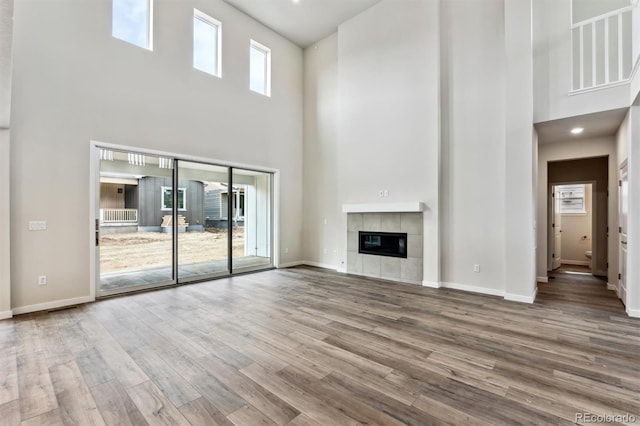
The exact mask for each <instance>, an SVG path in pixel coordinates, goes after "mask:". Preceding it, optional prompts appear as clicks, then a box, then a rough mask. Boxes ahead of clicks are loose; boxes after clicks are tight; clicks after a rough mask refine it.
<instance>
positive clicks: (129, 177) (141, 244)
mask: <svg viewBox="0 0 640 426" xmlns="http://www.w3.org/2000/svg"><path fill="white" fill-rule="evenodd" d="M99 152H100V154H99V155H100V188H99V218H98V230H99V235H98V236H99V246H98V250H97V253H98V258H99V261H98V264H99V265H98V268H99V284H98V293H97V294H98V296H106V295H109V294H117V293H123V292H127V291H132V290H138V289H143V288H149V287H154V286H160V285H167V284H174V283H175V280H174V276H173V275H174V274H173V237H172V232H171V223H172V222H173V214H172V211H171V206H167V205H166V203H167V200H166V191H167V189H169V190H170V189H171V188H172V187H173V170H172V168H171V167H170V163H171V161H169V160H166V159H163V158H160V157H157V156H152V155H147V154H140V153H136V152H124V151H115V150H110V149H103V148H101V149H100V150H99ZM167 207H169V208H167Z"/></svg>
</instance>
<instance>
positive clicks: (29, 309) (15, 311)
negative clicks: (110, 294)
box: [12, 296, 96, 315]
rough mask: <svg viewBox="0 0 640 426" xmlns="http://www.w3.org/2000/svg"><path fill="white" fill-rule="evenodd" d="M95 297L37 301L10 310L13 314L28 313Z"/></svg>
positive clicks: (77, 302)
mask: <svg viewBox="0 0 640 426" xmlns="http://www.w3.org/2000/svg"><path fill="white" fill-rule="evenodd" d="M95 301H96V299H95V297H92V296H82V297H75V298H73V299H62V300H54V301H53V302H46V303H38V304H36V305H27V306H22V307H20V308H15V309H13V310H12V312H13V315H21V314H28V313H31V312H39V311H47V310H50V309H57V308H64V307H67V306H74V305H81V304H84V303H90V302H95Z"/></svg>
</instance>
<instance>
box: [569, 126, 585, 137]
mask: <svg viewBox="0 0 640 426" xmlns="http://www.w3.org/2000/svg"><path fill="white" fill-rule="evenodd" d="M583 131H584V128H582V127H574V128H573V129H571V133H573V134H574V135H579V134H580V133H582V132H583Z"/></svg>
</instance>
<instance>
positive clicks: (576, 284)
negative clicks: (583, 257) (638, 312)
mask: <svg viewBox="0 0 640 426" xmlns="http://www.w3.org/2000/svg"><path fill="white" fill-rule="evenodd" d="M579 269H580V267H576V266H571V267H569V268H565V265H563V266H562V267H561V268H559V269H558V270H555V271H553V272H550V273H549V282H548V283H538V295H537V297H536V302H537V303H542V304H544V305H546V306H548V307H554V306H558V307H559V306H562V309H563V310H565V311H566V310H567V309H572V310H575V311H580V310H587V309H588V310H590V311H593V312H592V313H593V314H594V315H608V314H617V315H625V311H624V305H623V304H622V302H621V301H620V299H619V298H618V296H617V295H616V293H615V291H613V290H608V289H607V282H606V280H605V279H604V278H600V277H595V276H593V275H591V274H588V273H583V272H579ZM584 270H585V271H588V269H587V268H586V267H585V268H584Z"/></svg>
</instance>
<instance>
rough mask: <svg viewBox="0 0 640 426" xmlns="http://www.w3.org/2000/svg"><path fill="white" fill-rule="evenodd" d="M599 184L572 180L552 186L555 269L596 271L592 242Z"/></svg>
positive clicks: (574, 272)
mask: <svg viewBox="0 0 640 426" xmlns="http://www.w3.org/2000/svg"><path fill="white" fill-rule="evenodd" d="M595 185H596V183H595V182H593V183H591V182H590V183H586V182H572V183H565V184H561V185H552V186H551V200H552V202H551V203H550V206H551V209H552V214H551V218H552V220H551V231H552V233H553V238H552V239H550V241H551V248H550V250H549V251H550V253H551V259H550V263H551V270H552V271H554V272H565V273H569V274H583V275H592V274H593V271H594V270H595V257H594V256H593V252H594V244H593V243H592V242H593V235H596V234H597V232H596V228H595V224H596V221H595V220H593V219H594V215H595V211H596V209H595V200H594V198H593V187H594V186H595ZM596 252H597V250H596Z"/></svg>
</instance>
